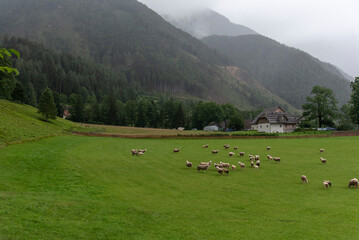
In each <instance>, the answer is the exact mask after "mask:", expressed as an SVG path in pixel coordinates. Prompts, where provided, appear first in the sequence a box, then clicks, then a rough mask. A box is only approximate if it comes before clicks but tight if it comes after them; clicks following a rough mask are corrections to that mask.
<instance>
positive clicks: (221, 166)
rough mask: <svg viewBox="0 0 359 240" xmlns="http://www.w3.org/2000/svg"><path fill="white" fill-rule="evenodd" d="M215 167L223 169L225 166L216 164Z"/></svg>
mask: <svg viewBox="0 0 359 240" xmlns="http://www.w3.org/2000/svg"><path fill="white" fill-rule="evenodd" d="M214 167H215V168H217V167H219V168H223V164H217V163H215V164H214Z"/></svg>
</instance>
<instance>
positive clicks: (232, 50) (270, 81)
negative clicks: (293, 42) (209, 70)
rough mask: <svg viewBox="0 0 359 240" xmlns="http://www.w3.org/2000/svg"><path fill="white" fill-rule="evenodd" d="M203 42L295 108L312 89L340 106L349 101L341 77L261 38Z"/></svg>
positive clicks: (295, 51)
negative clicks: (324, 90) (316, 88)
mask: <svg viewBox="0 0 359 240" xmlns="http://www.w3.org/2000/svg"><path fill="white" fill-rule="evenodd" d="M203 41H204V42H205V43H206V44H207V45H208V46H210V47H212V48H214V49H217V50H218V51H220V52H221V53H223V54H225V55H227V56H229V57H230V58H231V59H232V60H233V61H234V62H235V65H236V66H239V67H241V68H244V69H246V70H247V71H248V72H249V74H250V75H251V76H253V77H254V78H256V79H257V80H258V81H260V82H261V83H262V84H263V85H264V86H265V87H267V88H268V89H269V90H270V91H271V92H273V93H275V94H277V95H278V96H279V97H281V98H283V99H284V100H286V101H287V102H289V103H291V104H292V105H294V106H295V107H297V108H300V107H301V106H302V104H303V103H304V102H305V98H306V97H307V96H308V95H309V94H310V91H311V90H312V88H313V86H315V85H319V86H324V87H328V88H330V89H332V90H333V91H334V92H335V94H336V98H337V99H338V101H339V103H340V104H344V103H346V102H347V101H348V100H349V97H350V82H349V81H348V80H347V79H346V77H344V75H343V73H342V72H340V71H339V70H338V69H337V68H336V67H334V66H332V65H330V64H327V63H323V62H321V61H319V60H318V59H316V58H314V57H312V56H310V55H309V54H307V53H305V52H303V51H300V50H298V49H295V48H291V47H287V46H285V45H283V44H280V43H278V42H276V41H274V40H272V39H269V38H267V37H264V36H261V35H246V36H237V37H230V36H211V37H206V38H204V39H203Z"/></svg>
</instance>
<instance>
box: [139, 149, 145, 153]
mask: <svg viewBox="0 0 359 240" xmlns="http://www.w3.org/2000/svg"><path fill="white" fill-rule="evenodd" d="M146 151H147V149H143V150H142V149H139V150H138V152H142V153H145V152H146Z"/></svg>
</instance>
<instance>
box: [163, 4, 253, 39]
mask: <svg viewBox="0 0 359 240" xmlns="http://www.w3.org/2000/svg"><path fill="white" fill-rule="evenodd" d="M161 15H162V16H163V18H164V19H166V20H167V21H168V22H170V23H171V24H172V25H174V26H176V27H178V28H180V29H182V30H183V31H185V32H188V33H189V34H191V35H192V36H194V37H196V38H199V39H201V38H203V37H208V36H211V35H225V36H238V35H250V34H258V33H256V32H255V31H254V30H252V29H250V28H248V27H246V26H243V25H240V24H234V23H232V22H231V21H230V20H229V19H228V18H226V17H225V16H223V15H221V14H219V13H217V12H215V11H213V10H211V9H203V10H202V11H197V12H193V13H189V14H188V15H183V16H181V17H173V16H170V15H167V14H161Z"/></svg>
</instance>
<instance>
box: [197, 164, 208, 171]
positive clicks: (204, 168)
mask: <svg viewBox="0 0 359 240" xmlns="http://www.w3.org/2000/svg"><path fill="white" fill-rule="evenodd" d="M208 168H209V165H198V166H197V170H198V171H201V170H203V171H206V170H207V169H208Z"/></svg>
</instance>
